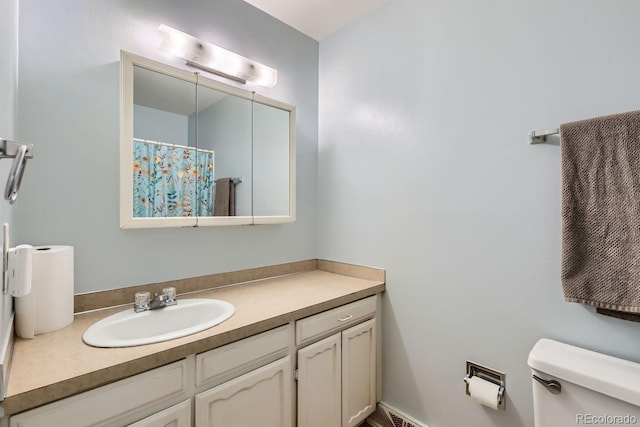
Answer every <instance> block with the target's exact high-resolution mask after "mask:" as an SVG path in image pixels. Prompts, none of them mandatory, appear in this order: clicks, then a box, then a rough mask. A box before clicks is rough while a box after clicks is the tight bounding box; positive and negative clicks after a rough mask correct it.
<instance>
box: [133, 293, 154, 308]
mask: <svg viewBox="0 0 640 427" xmlns="http://www.w3.org/2000/svg"><path fill="white" fill-rule="evenodd" d="M150 299H151V294H150V293H149V292H147V291H143V292H136V295H135V302H134V304H133V310H134V311H135V312H136V313H137V312H140V311H145V310H148V309H149V300H150Z"/></svg>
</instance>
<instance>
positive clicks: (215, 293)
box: [1, 270, 384, 415]
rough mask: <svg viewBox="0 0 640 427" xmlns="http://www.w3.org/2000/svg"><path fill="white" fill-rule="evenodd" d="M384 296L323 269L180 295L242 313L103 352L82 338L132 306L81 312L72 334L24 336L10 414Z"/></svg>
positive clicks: (16, 356) (7, 405)
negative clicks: (191, 331) (205, 326)
mask: <svg viewBox="0 0 640 427" xmlns="http://www.w3.org/2000/svg"><path fill="white" fill-rule="evenodd" d="M383 290H384V282H383V281H377V280H365V279H360V278H355V277H349V276H344V275H341V274H336V273H330V272H327V271H322V270H313V271H307V272H302V273H295V274H290V275H286V276H281V277H274V278H269V279H263V280H259V281H255V282H251V283H244V284H240V285H236V286H229V287H224V288H220V289H214V290H209V291H202V292H198V293H197V294H191V295H185V296H182V297H181V296H179V298H178V300H180V298H189V297H192V298H218V299H222V300H226V301H229V302H230V303H232V304H234V305H235V307H236V312H235V314H234V315H233V316H232V317H231V318H230V319H228V320H226V321H225V322H223V323H221V324H220V325H217V326H214V327H213V328H210V329H207V330H206V331H203V332H199V333H197V334H194V335H189V336H186V337H183V338H178V339H175V340H171V341H165V342H161V343H156V344H149V345H144V346H137V347H126V348H95V347H91V346H88V345H86V344H84V342H83V341H82V334H83V333H84V331H85V330H86V329H87V328H88V327H89V326H90V325H92V324H93V323H94V322H96V321H98V320H100V319H102V318H104V317H107V316H108V315H111V314H113V313H116V312H118V311H122V310H125V309H126V308H127V307H123V306H120V307H115V308H109V309H104V310H99V311H95V312H91V313H83V314H77V315H76V317H75V320H74V322H73V323H72V324H71V325H69V326H67V327H66V328H64V329H61V330H59V331H56V332H51V333H48V334H43V335H38V336H36V337H35V338H34V339H31V340H25V339H20V338H16V341H15V344H14V352H13V360H12V363H11V367H10V372H9V380H8V386H7V387H8V388H7V395H6V397H5V400H4V401H3V402H2V404H1V406H2V408H3V409H4V413H5V415H12V414H15V413H18V412H22V411H25V410H27V409H31V408H35V407H37V406H40V405H43V404H46V403H50V402H53V401H55V400H58V399H61V398H64V397H68V396H72V395H74V394H77V393H80V392H83V391H86V390H90V389H92V388H95V387H98V386H101V385H104V384H108V383H110V382H113V381H117V380H120V379H123V378H126V377H129V376H131V375H135V374H138V373H141V372H144V371H147V370H149V369H153V368H156V367H159V366H162V365H165V364H167V363H171V362H174V361H176V360H179V359H182V358H184V357H186V356H188V355H190V354H194V353H199V352H202V351H207V350H210V349H212V348H215V347H219V346H221V345H224V344H228V343H230V342H233V341H237V340H240V339H243V338H246V337H248V336H251V335H254V334H257V333H260V332H263V331H266V330H269V329H272V328H275V327H278V326H281V325H284V324H287V323H289V322H291V321H293V320H297V319H301V318H303V317H306V316H310V315H313V314H316V313H319V312H321V311H324V310H328V309H331V308H334V307H337V306H340V305H342V304H346V303H349V302H352V301H356V300H358V299H361V298H365V297H367V296H371V295H374V294H376V293H378V292H382V291H383Z"/></svg>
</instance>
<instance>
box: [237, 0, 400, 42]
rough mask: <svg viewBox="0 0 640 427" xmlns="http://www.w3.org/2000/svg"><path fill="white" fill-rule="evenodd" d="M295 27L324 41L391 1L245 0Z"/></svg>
mask: <svg viewBox="0 0 640 427" xmlns="http://www.w3.org/2000/svg"><path fill="white" fill-rule="evenodd" d="M244 1H246V2H247V3H249V4H252V5H253V6H255V7H257V8H258V9H261V10H263V11H264V12H266V13H268V14H269V15H271V16H273V17H275V18H277V19H279V20H280V21H282V22H284V23H285V24H288V25H290V26H292V27H293V28H295V29H296V30H298V31H300V32H302V33H304V34H306V35H308V36H309V37H312V38H314V39H316V40H322V39H323V38H325V37H327V36H328V35H330V34H332V33H334V32H336V31H338V30H340V29H341V28H344V27H346V26H347V25H349V24H351V23H352V22H355V21H357V20H358V19H360V18H361V17H362V16H364V15H366V14H367V13H369V12H370V11H371V10H373V9H375V8H377V7H380V6H381V5H382V4H384V3H386V2H388V1H389V0H244Z"/></svg>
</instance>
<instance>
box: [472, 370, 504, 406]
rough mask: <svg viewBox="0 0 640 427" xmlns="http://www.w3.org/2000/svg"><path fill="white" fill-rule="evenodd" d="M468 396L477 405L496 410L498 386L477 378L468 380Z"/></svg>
mask: <svg viewBox="0 0 640 427" xmlns="http://www.w3.org/2000/svg"><path fill="white" fill-rule="evenodd" d="M468 384H469V394H471V397H472V398H473V399H474V400H475V401H476V402H478V403H481V404H483V405H484V406H488V407H489V408H492V409H498V392H499V391H500V386H499V385H498V384H494V383H492V382H490V381H487V380H483V379H482V378H479V377H477V376H473V377H471V378H469V379H468Z"/></svg>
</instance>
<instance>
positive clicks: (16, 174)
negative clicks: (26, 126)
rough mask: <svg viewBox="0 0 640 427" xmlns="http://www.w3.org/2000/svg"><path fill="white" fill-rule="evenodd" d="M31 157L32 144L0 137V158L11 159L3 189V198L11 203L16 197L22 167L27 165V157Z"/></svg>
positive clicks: (22, 171)
mask: <svg viewBox="0 0 640 427" xmlns="http://www.w3.org/2000/svg"><path fill="white" fill-rule="evenodd" d="M31 158H33V144H22V143H20V142H14V141H9V140H6V139H0V159H13V164H12V165H11V170H10V171H9V177H8V178H7V185H6V187H5V190H4V198H5V200H8V201H9V203H11V204H13V203H15V201H16V198H17V197H18V190H19V189H20V184H21V183H22V175H23V174H24V168H25V166H26V165H27V159H31Z"/></svg>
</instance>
